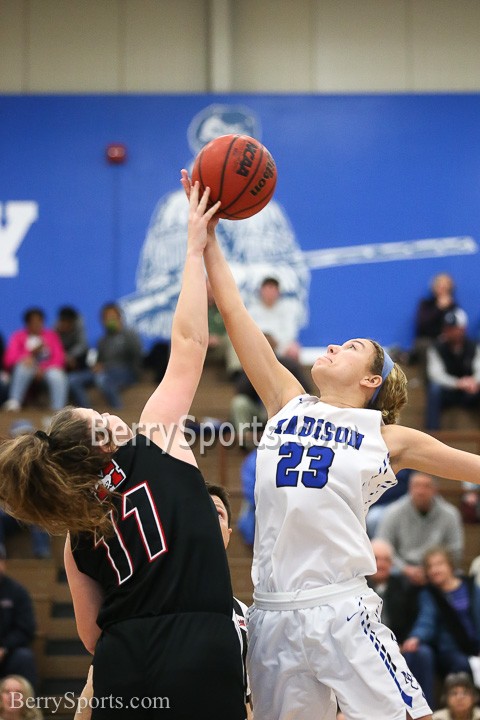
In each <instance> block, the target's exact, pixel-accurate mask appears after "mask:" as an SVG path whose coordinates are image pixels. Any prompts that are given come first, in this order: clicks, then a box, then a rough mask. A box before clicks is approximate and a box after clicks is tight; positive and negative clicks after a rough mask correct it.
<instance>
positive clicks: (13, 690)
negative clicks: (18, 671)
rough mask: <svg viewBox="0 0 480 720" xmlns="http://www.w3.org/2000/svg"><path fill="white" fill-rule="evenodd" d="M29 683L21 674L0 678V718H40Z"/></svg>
mask: <svg viewBox="0 0 480 720" xmlns="http://www.w3.org/2000/svg"><path fill="white" fill-rule="evenodd" d="M34 700H35V691H34V689H33V687H32V685H31V683H30V682H29V681H28V680H27V679H26V678H24V677H22V676H21V675H7V676H6V677H4V678H2V680H0V720H42V717H43V715H42V711H41V710H40V708H38V707H37V703H35V702H34Z"/></svg>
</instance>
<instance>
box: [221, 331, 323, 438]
mask: <svg viewBox="0 0 480 720" xmlns="http://www.w3.org/2000/svg"><path fill="white" fill-rule="evenodd" d="M265 337H266V338H267V339H268V341H269V342H270V345H271V346H272V349H273V350H274V351H275V354H276V355H277V358H278V359H279V361H280V362H281V363H282V365H283V366H284V367H286V368H287V369H288V370H290V372H291V373H292V374H293V375H294V376H295V377H296V378H297V380H298V381H299V383H300V384H301V385H302V386H303V387H304V388H308V387H310V383H309V382H308V381H307V378H306V377H305V374H304V372H303V368H302V366H301V365H300V363H299V362H298V361H297V360H294V359H293V357H288V356H284V355H278V352H277V344H276V341H275V338H274V337H272V336H271V335H268V334H266V335H265ZM230 419H231V421H232V425H233V427H234V430H235V432H236V434H237V437H238V442H239V445H240V447H243V448H245V449H247V450H251V449H252V448H253V445H255V444H257V442H258V440H259V439H260V437H259V434H258V431H259V430H260V428H261V427H262V426H263V424H264V423H265V420H266V419H267V414H266V410H265V407H264V405H263V403H262V402H261V400H260V398H259V396H258V393H257V392H256V390H255V388H254V387H253V385H252V383H251V382H250V380H249V379H248V377H247V374H246V373H245V372H244V371H243V370H242V371H241V372H240V373H239V374H238V375H237V378H236V380H235V395H234V396H233V398H232V400H231V403H230Z"/></svg>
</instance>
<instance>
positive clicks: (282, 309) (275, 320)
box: [248, 277, 300, 362]
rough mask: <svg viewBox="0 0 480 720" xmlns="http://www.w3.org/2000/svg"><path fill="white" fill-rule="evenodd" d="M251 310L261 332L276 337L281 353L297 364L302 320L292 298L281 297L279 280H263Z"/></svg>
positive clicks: (271, 278)
mask: <svg viewBox="0 0 480 720" xmlns="http://www.w3.org/2000/svg"><path fill="white" fill-rule="evenodd" d="M248 309H249V312H250V315H251V316H252V318H253V319H254V320H255V322H256V323H257V325H258V327H259V328H260V330H262V331H263V332H264V333H265V334H266V335H269V336H271V337H273V339H274V340H275V346H276V349H277V352H278V354H279V355H281V356H282V357H288V358H292V360H295V361H297V362H298V361H299V360H300V343H299V342H298V333H299V331H300V319H299V318H298V317H297V315H296V314H295V312H294V311H293V309H292V305H291V303H290V301H289V299H288V298H286V297H283V296H282V294H281V288H280V283H279V281H278V280H277V278H274V277H265V278H264V279H263V280H262V283H261V285H260V288H259V291H258V297H257V298H255V300H254V301H253V302H251V303H249V304H248Z"/></svg>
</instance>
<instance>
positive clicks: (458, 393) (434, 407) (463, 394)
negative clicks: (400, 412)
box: [425, 308, 480, 430]
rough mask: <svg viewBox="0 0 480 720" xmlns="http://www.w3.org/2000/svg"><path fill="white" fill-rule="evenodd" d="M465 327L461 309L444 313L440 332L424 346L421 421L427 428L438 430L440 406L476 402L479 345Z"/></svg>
mask: <svg viewBox="0 0 480 720" xmlns="http://www.w3.org/2000/svg"><path fill="white" fill-rule="evenodd" d="M466 328H467V316H466V314H465V312H464V311H463V310H461V309H460V308H457V309H456V310H454V311H452V312H450V313H447V314H446V315H445V318H444V321H443V331H442V334H441V336H440V337H439V338H438V340H437V341H436V342H435V344H434V345H433V346H432V347H430V348H429V349H428V350H427V407H426V412H427V414H426V419H425V424H426V427H427V429H429V430H438V428H439V427H440V416H441V411H442V410H443V409H444V408H447V407H452V406H460V407H465V408H478V407H479V405H480V348H479V347H478V345H477V344H476V343H475V341H474V340H472V339H471V338H469V337H468V336H467V332H466Z"/></svg>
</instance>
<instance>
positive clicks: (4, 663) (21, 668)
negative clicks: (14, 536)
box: [0, 545, 37, 687]
mask: <svg viewBox="0 0 480 720" xmlns="http://www.w3.org/2000/svg"><path fill="white" fill-rule="evenodd" d="M35 630H36V622H35V615H34V612H33V604H32V600H31V597H30V594H29V593H28V590H27V589H26V588H24V587H23V585H21V584H20V583H19V582H17V581H16V580H14V579H13V578H11V577H8V575H6V552H5V546H4V545H0V677H5V676H6V675H22V676H23V677H25V678H26V679H27V680H28V681H29V682H30V683H31V684H32V685H33V686H34V687H35V684H36V680H37V673H36V668H35V658H34V655H33V650H32V649H31V647H30V645H31V643H32V640H33V637H34V635H35Z"/></svg>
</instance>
